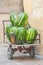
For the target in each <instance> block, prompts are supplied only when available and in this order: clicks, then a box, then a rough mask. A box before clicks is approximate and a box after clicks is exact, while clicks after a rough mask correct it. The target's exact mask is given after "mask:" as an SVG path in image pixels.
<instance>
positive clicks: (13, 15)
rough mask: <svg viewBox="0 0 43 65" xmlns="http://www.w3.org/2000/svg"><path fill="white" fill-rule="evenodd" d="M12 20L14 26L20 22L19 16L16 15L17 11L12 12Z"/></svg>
mask: <svg viewBox="0 0 43 65" xmlns="http://www.w3.org/2000/svg"><path fill="white" fill-rule="evenodd" d="M10 21H11V24H12V25H13V26H16V25H17V24H18V21H17V16H16V14H15V13H12V14H11V15H10Z"/></svg>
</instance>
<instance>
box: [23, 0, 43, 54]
mask: <svg viewBox="0 0 43 65" xmlns="http://www.w3.org/2000/svg"><path fill="white" fill-rule="evenodd" d="M24 10H25V12H27V13H28V15H29V20H28V22H29V24H30V25H31V26H32V27H34V28H35V29H36V30H37V31H38V33H39V34H40V35H41V44H40V45H39V46H38V47H37V51H38V54H41V55H43V0H24Z"/></svg>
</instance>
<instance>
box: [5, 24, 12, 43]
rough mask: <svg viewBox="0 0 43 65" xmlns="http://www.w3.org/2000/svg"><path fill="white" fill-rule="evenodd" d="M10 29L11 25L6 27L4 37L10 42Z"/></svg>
mask: <svg viewBox="0 0 43 65" xmlns="http://www.w3.org/2000/svg"><path fill="white" fill-rule="evenodd" d="M10 28H12V25H11V24H10V25H7V26H6V35H7V38H8V40H9V41H10V42H11V35H10Z"/></svg>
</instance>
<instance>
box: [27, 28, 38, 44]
mask: <svg viewBox="0 0 43 65" xmlns="http://www.w3.org/2000/svg"><path fill="white" fill-rule="evenodd" d="M36 34H37V31H36V30H35V29H34V28H29V29H28V30H27V36H26V41H29V42H28V43H30V44H31V43H33V41H34V40H35V38H36Z"/></svg>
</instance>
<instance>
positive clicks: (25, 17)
mask: <svg viewBox="0 0 43 65" xmlns="http://www.w3.org/2000/svg"><path fill="white" fill-rule="evenodd" d="M18 17H19V23H18V26H20V27H21V26H22V27H24V26H26V24H27V20H28V15H27V13H20V14H19V15H18Z"/></svg>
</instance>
